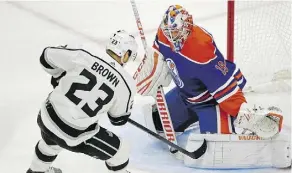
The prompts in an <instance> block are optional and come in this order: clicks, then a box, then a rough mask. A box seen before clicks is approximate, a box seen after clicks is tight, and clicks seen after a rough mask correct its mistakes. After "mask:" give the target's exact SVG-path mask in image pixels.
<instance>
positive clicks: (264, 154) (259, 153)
mask: <svg viewBox="0 0 292 173" xmlns="http://www.w3.org/2000/svg"><path fill="white" fill-rule="evenodd" d="M203 139H206V140H207V145H208V149H207V151H206V153H205V154H204V155H203V156H202V157H201V158H199V159H197V160H195V159H192V158H190V157H188V156H185V157H184V163H185V165H187V166H189V167H195V168H210V169H241V168H270V167H275V168H287V167H289V166H291V157H290V137H289V135H284V134H280V135H278V136H277V137H274V138H272V139H271V138H270V139H263V138H261V137H259V136H254V135H235V134H230V135H219V134H191V135H190V136H189V138H188V143H187V146H186V149H187V150H188V151H192V150H194V149H196V148H198V146H199V145H200V144H201V143H202V140H203Z"/></svg>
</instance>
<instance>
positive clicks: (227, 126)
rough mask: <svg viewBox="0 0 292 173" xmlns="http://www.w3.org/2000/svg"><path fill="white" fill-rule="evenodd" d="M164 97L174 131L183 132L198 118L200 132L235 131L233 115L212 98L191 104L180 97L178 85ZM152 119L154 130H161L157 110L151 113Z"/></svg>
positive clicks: (222, 132) (221, 132)
mask: <svg viewBox="0 0 292 173" xmlns="http://www.w3.org/2000/svg"><path fill="white" fill-rule="evenodd" d="M165 99H166V102H167V106H168V109H169V114H170V116H171V120H172V123H173V127H174V129H175V131H176V132H183V131H184V130H186V129H187V128H188V127H190V126H191V125H192V124H194V123H195V122H197V121H198V120H199V122H200V132H201V133H219V134H231V133H233V132H235V128H234V125H233V122H234V120H235V117H233V116H229V115H228V114H227V113H226V112H225V111H224V110H222V109H221V108H220V107H219V105H218V103H217V102H216V101H215V100H214V99H212V100H210V101H207V102H204V103H201V104H191V103H189V102H187V101H186V100H185V99H183V98H182V97H181V94H180V91H179V89H178V87H175V88H173V89H172V90H170V91H169V92H168V93H166V95H165ZM158 109H159V107H158ZM161 109H163V108H161ZM153 121H154V125H155V128H156V130H158V131H161V130H162V125H161V122H160V118H159V114H158V112H157V111H154V113H153Z"/></svg>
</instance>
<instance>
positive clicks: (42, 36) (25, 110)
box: [0, 0, 291, 173]
mask: <svg viewBox="0 0 292 173" xmlns="http://www.w3.org/2000/svg"><path fill="white" fill-rule="evenodd" d="M153 2H155V4H156V5H154V3H153ZM173 3H180V4H182V5H184V6H186V7H187V8H188V9H189V11H190V12H191V13H193V14H194V19H195V22H196V23H198V24H201V25H203V26H204V27H205V28H206V29H207V30H208V31H210V32H211V33H212V34H213V35H214V37H215V40H216V42H217V45H218V46H219V49H221V51H222V53H223V54H225V52H226V20H225V19H226V16H225V10H226V6H225V5H226V4H225V3H223V2H222V1H212V2H211V1H208V2H206V1H205V2H198V1H183V0H177V1H175V0H170V1H166V0H161V1H159V3H157V1H153V0H152V1H151V0H149V1H146V0H144V1H143V0H139V1H138V7H139V10H140V15H141V20H142V22H143V26H144V28H145V31H146V36H147V38H148V43H149V44H151V42H152V40H153V34H154V31H155V30H156V27H157V25H158V23H159V22H160V20H161V15H162V13H163V12H164V11H165V9H166V8H167V7H168V5H170V4H173ZM142 6H143V8H142ZM206 11H207V12H206ZM121 28H122V29H126V30H128V31H130V32H132V33H134V34H136V35H137V32H136V30H137V29H136V25H135V21H134V17H133V15H132V11H131V6H130V3H129V2H128V1H126V0H116V1H113V0H108V1H95V2H92V1H88V2H81V1H80V2H77V1H76V2H75V1H74V2H73V1H71V2H69V1H46V2H20V1H16V2H0V59H1V63H0V75H1V77H0V79H1V86H0V87H1V88H0V96H1V97H0V103H1V104H0V118H1V121H0V137H1V138H0V173H20V172H25V171H26V169H27V168H28V167H29V165H30V161H31V157H32V154H33V151H34V147H35V144H36V142H37V141H38V140H39V139H40V133H39V129H38V127H37V124H36V116H37V113H38V110H39V107H40V105H41V102H42V101H43V100H44V99H45V98H46V96H47V94H48V93H49V92H50V91H51V89H52V87H51V86H50V84H49V83H50V76H49V75H47V74H46V73H45V72H44V71H43V70H42V68H41V67H40V65H39V56H40V54H41V51H42V49H43V48H44V47H46V46H54V45H59V44H66V43H76V44H83V43H86V44H90V45H92V46H96V47H97V49H100V48H103V45H102V43H104V42H105V40H106V38H107V37H108V35H109V34H110V33H112V32H113V31H115V30H116V29H121ZM137 40H138V42H139V43H140V40H139V37H137ZM140 53H141V54H142V53H143V52H142V46H140ZM141 54H140V55H141ZM136 66H137V64H134V63H133V64H130V65H129V67H128V70H129V71H130V72H133V71H134V70H135V68H136ZM248 98H250V99H249V100H252V101H255V102H261V103H266V104H268V102H270V104H276V105H279V106H281V107H282V108H283V111H284V112H285V113H284V114H285V121H284V122H285V126H284V131H285V132H290V128H291V125H290V122H291V106H290V105H291V98H290V93H289V94H287V93H274V94H273V95H266V94H261V95H254V94H251V95H249V96H248ZM145 102H147V103H149V102H150V100H148V99H145V98H137V100H136V102H135V110H134V112H133V114H132V118H133V119H134V120H137V121H138V122H140V123H142V124H143V123H144V122H143V115H142V114H141V111H139V107H143V106H144V103H145ZM102 124H103V125H104V126H105V127H108V128H109V129H111V130H113V131H114V132H116V133H117V134H119V135H121V136H123V137H125V138H127V139H128V140H129V141H131V146H132V147H133V148H132V151H131V162H130V163H131V164H130V169H131V170H132V173H164V172H165V173H176V172H184V173H195V172H196V173H218V172H222V171H215V170H201V169H193V168H186V167H185V166H184V165H183V164H182V163H181V162H180V161H177V160H175V159H174V158H173V157H172V156H171V155H169V153H168V151H167V147H166V146H165V145H163V144H161V143H160V142H158V141H156V140H155V139H152V138H149V136H148V135H147V134H145V133H144V132H141V131H139V130H137V129H136V128H135V127H132V126H131V125H126V126H125V127H122V128H120V127H113V126H111V125H110V124H109V122H108V120H107V119H106V118H105V119H103V120H102ZM184 137H185V136H182V137H180V138H184ZM54 165H56V166H58V167H61V168H62V169H63V172H64V173H97V172H99V173H105V172H106V168H105V166H104V164H103V162H101V161H98V160H95V159H93V158H90V157H87V156H84V155H82V154H75V153H70V152H67V151H63V152H61V153H60V155H59V156H58V159H57V160H56V162H55V163H54ZM224 172H232V173H233V172H244V173H247V172H254V173H255V172H260V173H272V172H275V173H276V172H290V170H275V169H264V170H262V169H260V170H237V171H224Z"/></svg>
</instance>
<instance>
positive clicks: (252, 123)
mask: <svg viewBox="0 0 292 173" xmlns="http://www.w3.org/2000/svg"><path fill="white" fill-rule="evenodd" d="M282 122H283V116H282V111H281V110H280V109H279V108H277V107H274V106H272V107H268V108H262V107H255V106H254V107H253V108H249V107H248V106H247V104H246V103H244V104H243V105H242V106H241V109H240V111H239V113H238V116H237V118H236V120H235V121H234V125H235V127H239V128H243V129H246V130H249V131H251V132H253V133H255V134H256V135H258V136H260V137H262V138H271V137H273V136H275V135H276V134H278V133H279V132H280V131H281V128H282Z"/></svg>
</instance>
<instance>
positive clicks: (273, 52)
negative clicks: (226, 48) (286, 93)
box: [234, 1, 291, 87]
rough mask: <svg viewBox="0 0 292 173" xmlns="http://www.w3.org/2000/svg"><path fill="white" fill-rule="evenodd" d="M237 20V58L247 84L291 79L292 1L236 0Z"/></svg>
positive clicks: (252, 84)
mask: <svg viewBox="0 0 292 173" xmlns="http://www.w3.org/2000/svg"><path fill="white" fill-rule="evenodd" d="M234 22H235V24H234V59H235V62H236V64H238V66H239V67H240V69H241V71H242V72H243V74H244V75H245V77H246V78H247V81H248V83H247V86H248V87H255V86H258V85H262V84H265V83H269V82H272V81H279V80H289V79H290V80H291V2H289V1H281V2H280V1H276V2H275V1H274V2H272V1H235V21H234ZM289 85H290V84H289Z"/></svg>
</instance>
